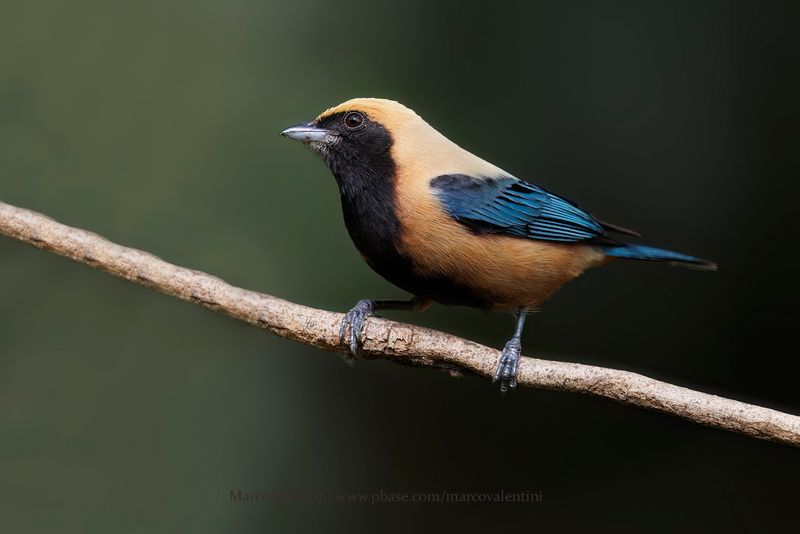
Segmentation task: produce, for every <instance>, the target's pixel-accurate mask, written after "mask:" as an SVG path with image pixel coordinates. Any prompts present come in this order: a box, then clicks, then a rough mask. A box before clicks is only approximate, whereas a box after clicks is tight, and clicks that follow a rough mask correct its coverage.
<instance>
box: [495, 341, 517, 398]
mask: <svg viewBox="0 0 800 534" xmlns="http://www.w3.org/2000/svg"><path fill="white" fill-rule="evenodd" d="M521 352H522V343H521V342H520V340H519V338H518V337H513V338H511V339H510V340H509V341H508V343H506V346H505V347H504V348H503V355H502V356H500V361H499V362H497V370H496V371H495V373H494V380H492V382H497V381H498V380H499V381H500V393H502V394H504V395H505V394H506V392H507V391H508V390H509V389H515V388H516V387H517V373H518V372H519V359H520V353H521Z"/></svg>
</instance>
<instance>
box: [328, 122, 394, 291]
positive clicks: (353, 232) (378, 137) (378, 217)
mask: <svg viewBox="0 0 800 534" xmlns="http://www.w3.org/2000/svg"><path fill="white" fill-rule="evenodd" d="M392 143H393V140H392V137H391V135H390V134H389V132H388V131H386V129H385V128H384V127H383V126H381V125H380V124H377V123H372V124H370V126H369V127H367V128H365V129H364V130H362V131H360V132H357V135H355V136H348V138H346V139H344V138H343V139H341V140H340V142H339V143H337V145H336V146H333V147H330V148H329V149H327V150H325V151H324V152H323V157H324V158H325V162H326V163H327V164H328V167H329V168H330V169H331V172H333V175H334V177H335V178H336V183H337V184H338V186H339V193H340V196H341V200H342V214H343V216H344V223H345V226H346V227H347V231H348V233H349V234H350V238H351V239H352V240H353V243H354V244H355V245H356V248H357V249H358V251H359V252H360V253H361V255H362V256H363V257H364V259H365V260H366V261H367V263H368V264H369V265H370V267H372V268H373V269H374V270H375V271H377V272H378V273H379V274H380V275H382V276H384V277H385V278H387V279H389V281H391V282H393V283H395V284H397V285H400V286H401V287H405V286H406V285H407V284H405V283H401V282H403V280H400V278H404V277H403V276H400V273H399V271H408V270H409V267H410V262H409V261H408V260H407V259H405V258H403V257H402V256H401V255H400V254H399V252H398V251H397V247H396V244H397V243H398V241H399V239H400V232H401V228H400V221H399V220H398V219H397V210H396V205H395V196H396V195H395V182H396V169H397V167H396V165H395V162H394V160H393V159H392V155H391V148H392Z"/></svg>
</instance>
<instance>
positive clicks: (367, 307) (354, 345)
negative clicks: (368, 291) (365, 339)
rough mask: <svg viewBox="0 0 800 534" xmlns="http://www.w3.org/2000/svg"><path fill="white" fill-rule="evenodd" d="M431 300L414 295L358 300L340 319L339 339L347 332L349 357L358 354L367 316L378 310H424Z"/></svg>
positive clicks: (343, 338)
mask: <svg viewBox="0 0 800 534" xmlns="http://www.w3.org/2000/svg"><path fill="white" fill-rule="evenodd" d="M431 302H432V301H431V300H430V299H427V298H424V297H420V296H415V297H414V298H412V299H411V300H371V299H363V300H359V301H358V302H357V303H356V305H355V306H353V308H352V309H351V310H350V311H349V312H347V313H346V314H345V316H344V319H342V328H341V329H340V330H339V341H341V342H342V343H344V341H345V336H346V334H347V333H348V332H349V334H350V336H349V343H350V357H356V356H358V346H359V345H360V344H361V330H362V329H363V328H364V321H366V319H367V317H371V316H373V315H375V312H376V311H378V310H408V311H424V310H426V309H428V308H429V307H430V305H431Z"/></svg>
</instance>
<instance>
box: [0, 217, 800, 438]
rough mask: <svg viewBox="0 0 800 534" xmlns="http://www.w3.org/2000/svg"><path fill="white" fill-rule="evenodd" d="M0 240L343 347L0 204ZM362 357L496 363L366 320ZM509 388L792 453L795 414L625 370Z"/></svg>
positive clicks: (467, 367)
mask: <svg viewBox="0 0 800 534" xmlns="http://www.w3.org/2000/svg"><path fill="white" fill-rule="evenodd" d="M0 234H4V235H6V236H8V237H11V238H13V239H16V240H18V241H21V242H23V243H27V244H29V245H33V246H35V247H38V248H40V249H43V250H46V251H48V252H52V253H54V254H58V255H59V256H64V257H67V258H70V259H72V260H75V261H77V262H79V263H83V264H85V265H88V266H90V267H93V268H95V269H98V270H101V271H105V272H107V273H109V274H112V275H114V276H119V277H121V278H125V279H126V280H130V281H132V282H135V283H137V284H141V285H144V286H147V287H150V288H153V289H156V290H158V291H160V292H162V293H165V294H167V295H171V296H173V297H177V298H179V299H182V300H185V301H189V302H193V303H195V304H199V305H201V306H204V307H206V308H209V309H212V310H214V311H217V312H220V313H224V314H226V315H229V316H231V317H233V318H236V319H239V320H241V321H244V322H246V323H249V324H251V325H254V326H257V327H259V328H262V329H264V330H267V331H269V332H272V333H273V334H275V335H278V336H280V337H283V338H286V339H291V340H294V341H298V342H300V343H305V344H307V345H311V346H314V347H317V348H320V349H324V350H329V351H336V352H345V351H346V350H347V347H346V345H345V344H342V343H340V342H339V325H340V323H341V320H342V317H343V315H342V314H341V313H334V312H329V311H325V310H318V309H314V308H309V307H307V306H302V305H300V304H294V303H292V302H289V301H286V300H283V299H280V298H277V297H273V296H270V295H266V294H263V293H257V292H255V291H248V290H245V289H241V288H238V287H234V286H232V285H230V284H228V283H226V282H225V281H224V280H221V279H219V278H217V277H215V276H212V275H210V274H206V273H203V272H200V271H195V270H192V269H187V268H185V267H179V266H177V265H173V264H171V263H168V262H166V261H164V260H162V259H160V258H158V257H156V256H154V255H152V254H149V253H147V252H143V251H140V250H136V249H133V248H128V247H124V246H121V245H117V244H115V243H112V242H111V241H108V240H107V239H105V238H103V237H101V236H99V235H97V234H94V233H91V232H87V231H85V230H80V229H77V228H72V227H69V226H66V225H63V224H61V223H59V222H56V221H54V220H53V219H51V218H49V217H46V216H45V215H42V214H39V213H36V212H33V211H30V210H25V209H21V208H17V207H14V206H10V205H8V204H4V203H2V202H0ZM363 351H364V356H365V357H367V358H383V359H388V360H393V361H398V362H403V363H407V364H411V365H417V366H425V367H434V368H439V369H443V370H445V371H449V372H451V374H463V373H469V374H474V375H479V376H483V377H486V378H491V377H492V376H493V374H494V367H495V365H496V364H497V360H498V358H499V356H500V352H499V351H498V350H496V349H493V348H489V347H485V346H483V345H479V344H477V343H473V342H472V341H468V340H465V339H462V338H459V337H456V336H453V335H450V334H446V333H443V332H438V331H435V330H430V329H427V328H422V327H418V326H413V325H410V324H405V323H398V322H394V321H389V320H385V319H378V318H371V319H368V320H367V322H366V325H365V327H364V331H363ZM518 384H519V385H520V386H529V387H539V388H547V389H554V390H560V391H574V392H579V393H588V394H591V395H597V396H600V397H607V398H609V399H614V400H616V401H619V402H623V403H627V404H631V405H635V406H640V407H642V408H649V409H651V410H655V411H659V412H665V413H669V414H673V415H677V416H679V417H683V418H684V419H688V420H690V421H694V422H696V423H700V424H703V425H708V426H711V427H715V428H721V429H725V430H730V431H734V432H739V433H741V434H745V435H747V436H752V437H755V438H760V439H767V440H772V441H777V442H781V443H786V444H790V445H795V446H800V417H798V416H796V415H791V414H787V413H783V412H779V411H776V410H772V409H769V408H763V407H761V406H755V405H752V404H747V403H744V402H739V401H736V400H732V399H726V398H723V397H719V396H716V395H710V394H707V393H702V392H699V391H694V390H691V389H688V388H684V387H680V386H675V385H672V384H669V383H666V382H662V381H659V380H654V379H652V378H648V377H646V376H643V375H640V374H636V373H631V372H628V371H621V370H616V369H607V368H604V367H596V366H592V365H582V364H576V363H567V362H558V361H550V360H540V359H536V358H528V357H524V358H523V359H522V362H521V364H520V373H519V381H518ZM509 402H513V400H512V399H509Z"/></svg>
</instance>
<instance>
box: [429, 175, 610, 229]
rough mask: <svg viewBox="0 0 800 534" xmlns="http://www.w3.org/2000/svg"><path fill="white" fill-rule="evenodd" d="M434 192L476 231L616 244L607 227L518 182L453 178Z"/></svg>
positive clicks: (439, 182) (440, 181) (442, 180)
mask: <svg viewBox="0 0 800 534" xmlns="http://www.w3.org/2000/svg"><path fill="white" fill-rule="evenodd" d="M431 187H432V188H433V190H434V191H435V192H436V194H437V195H438V197H439V199H440V200H441V201H442V202H443V203H444V205H445V206H446V207H447V211H448V212H449V213H450V215H451V216H452V217H453V218H454V219H456V220H457V221H459V222H461V223H462V224H464V225H466V226H468V227H470V228H472V229H473V230H476V231H480V232H490V233H498V234H504V235H509V236H515V237H527V238H530V239H541V240H545V241H560V242H567V243H574V242H577V241H589V240H593V241H598V242H612V241H613V240H612V239H610V238H608V235H607V234H606V231H605V229H604V226H606V225H605V223H602V222H600V221H598V220H596V219H595V218H594V217H592V216H591V215H589V214H588V213H586V212H585V211H583V210H581V209H580V208H579V207H578V206H576V205H575V204H573V203H572V202H570V201H568V200H566V199H563V198H561V197H559V196H556V195H554V194H552V193H549V192H547V191H545V190H544V189H542V188H541V187H538V186H536V185H534V184H531V183H528V182H524V181H522V180H518V179H517V178H513V177H502V178H489V179H483V178H474V177H471V176H466V175H463V174H447V175H444V176H438V177H436V178H434V179H433V180H431Z"/></svg>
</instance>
